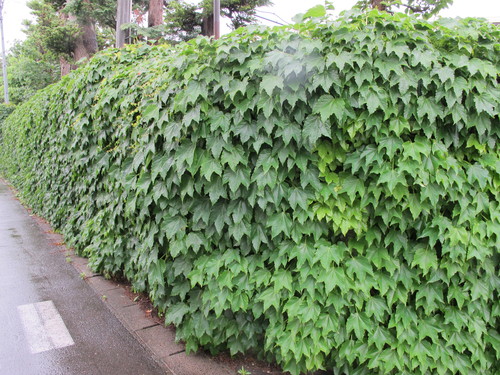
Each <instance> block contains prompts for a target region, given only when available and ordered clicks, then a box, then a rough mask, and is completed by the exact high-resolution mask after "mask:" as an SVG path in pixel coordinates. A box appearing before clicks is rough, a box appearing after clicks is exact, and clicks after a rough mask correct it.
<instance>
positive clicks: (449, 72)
mask: <svg viewBox="0 0 500 375" xmlns="http://www.w3.org/2000/svg"><path fill="white" fill-rule="evenodd" d="M432 73H433V74H436V75H437V76H438V77H439V79H440V81H441V82H442V83H445V82H446V81H447V80H450V81H451V82H453V80H454V78H455V71H454V70H453V69H451V68H450V67H448V66H442V67H437V68H434V69H432Z"/></svg>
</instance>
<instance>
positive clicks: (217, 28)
mask: <svg viewBox="0 0 500 375" xmlns="http://www.w3.org/2000/svg"><path fill="white" fill-rule="evenodd" d="M214 37H215V39H219V38H220V0H214Z"/></svg>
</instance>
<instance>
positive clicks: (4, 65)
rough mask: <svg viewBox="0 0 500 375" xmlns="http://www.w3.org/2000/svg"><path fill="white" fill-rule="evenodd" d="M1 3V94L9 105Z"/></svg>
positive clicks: (1, 2)
mask: <svg viewBox="0 0 500 375" xmlns="http://www.w3.org/2000/svg"><path fill="white" fill-rule="evenodd" d="M3 1H4V0H0V31H1V32H2V68H3V93H4V99H5V104H9V82H8V80H7V59H6V57H5V42H4V35H3Z"/></svg>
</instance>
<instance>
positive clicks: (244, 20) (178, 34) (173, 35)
mask: <svg viewBox="0 0 500 375" xmlns="http://www.w3.org/2000/svg"><path fill="white" fill-rule="evenodd" d="M270 4H271V1H270V0H221V14H222V16H224V17H227V18H229V19H230V21H231V27H232V28H233V29H237V28H238V27H241V26H245V25H248V24H250V23H252V22H255V14H256V8H258V7H260V6H265V5H270ZM165 8H166V15H165V25H166V27H165V38H166V39H168V40H170V41H181V40H189V39H192V38H194V37H196V36H197V35H205V36H211V35H213V1H212V0H202V1H200V2H198V3H197V4H193V3H191V2H187V1H185V0H179V1H171V2H168V3H167V4H166V7H165Z"/></svg>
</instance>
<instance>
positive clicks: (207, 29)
mask: <svg viewBox="0 0 500 375" xmlns="http://www.w3.org/2000/svg"><path fill="white" fill-rule="evenodd" d="M201 35H204V36H213V35H214V15H213V14H209V15H207V16H206V17H203V25H202V27H201Z"/></svg>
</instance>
